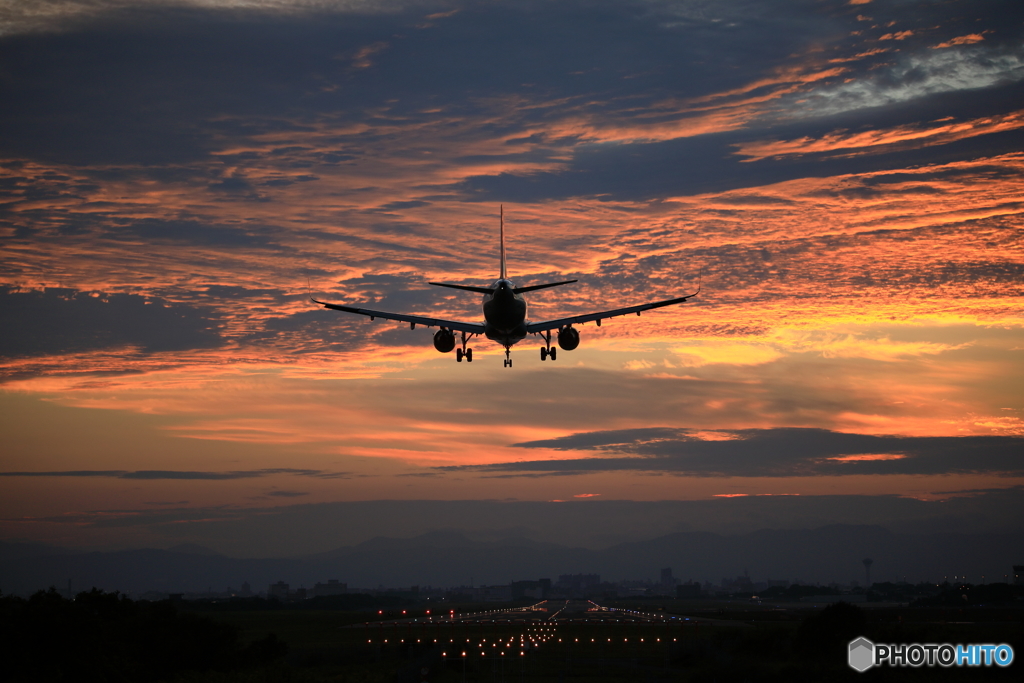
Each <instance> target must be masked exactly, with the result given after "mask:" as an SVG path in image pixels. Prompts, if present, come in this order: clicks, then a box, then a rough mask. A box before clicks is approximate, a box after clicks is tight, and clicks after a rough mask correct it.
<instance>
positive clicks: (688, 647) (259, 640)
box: [0, 591, 1024, 683]
mask: <svg viewBox="0 0 1024 683" xmlns="http://www.w3.org/2000/svg"><path fill="white" fill-rule="evenodd" d="M957 599H962V598H959V596H954V595H952V594H951V595H950V596H949V599H948V600H932V601H931V603H930V604H918V605H914V606H906V605H898V604H877V603H874V604H873V603H868V604H867V606H866V607H860V606H854V605H848V604H845V603H840V604H837V605H832V606H829V607H824V608H823V607H815V606H811V605H807V604H802V603H777V604H771V605H769V604H756V603H750V602H747V601H740V600H737V601H711V600H693V601H683V600H671V599H664V600H661V601H659V600H642V601H636V602H633V603H627V602H619V603H614V602H609V603H601V604H598V603H595V602H591V601H585V600H570V601H566V600H559V601H546V602H541V603H537V604H535V605H526V604H518V605H511V604H506V603H497V608H496V604H494V603H492V604H489V605H452V604H449V603H440V604H439V603H434V604H433V605H431V606H429V607H427V606H424V605H422V604H421V605H413V604H399V603H397V602H396V601H394V600H391V601H390V602H389V601H386V600H381V599H377V598H372V597H370V596H351V595H349V596H337V597H336V598H329V599H321V598H316V599H314V600H307V601H304V602H303V603H298V604H291V605H282V604H280V603H277V602H273V601H265V600H261V599H247V600H231V601H226V602H225V601H218V602H215V601H209V602H181V601H179V602H171V601H162V602H144V601H132V600H129V599H127V598H124V597H122V596H119V595H118V594H116V593H104V592H102V591H91V592H88V593H80V594H78V595H77V596H76V598H75V599H74V600H69V599H66V598H64V597H62V596H61V595H60V594H58V593H57V592H55V591H49V592H40V593H37V594H35V595H33V596H32V597H31V598H29V599H27V600H26V599H21V598H16V597H0V657H2V658H3V662H4V670H5V679H6V680H9V681H70V680H75V681H133V682H134V681H140V682H146V681H181V682H186V681H187V682H197V683H198V682H204V681H211V682H218V683H220V682H224V683H228V682H236V681H237V682H240V683H241V682H249V681H252V682H257V681H258V682H260V683H264V682H267V683H269V682H275V681H295V682H305V681H339V682H342V681H352V682H365V683H370V682H375V681H381V682H387V683H391V682H397V683H403V682H406V681H408V682H416V683H418V682H420V681H451V682H453V683H454V682H459V681H467V682H468V681H490V682H494V683H496V682H498V681H508V682H510V683H511V682H513V681H552V682H554V681H558V682H560V683H562V682H565V681H592V680H600V681H652V682H653V681H720V682H721V681H776V680H777V681H791V680H829V681H842V680H850V681H854V680H858V681H864V680H868V679H871V680H905V679H912V680H929V681H934V680H938V681H944V680H979V679H981V680H1005V681H1010V680H1020V678H1019V677H1020V670H1021V666H1022V665H1021V663H1020V662H1019V661H1014V663H1013V664H1012V665H1010V666H1008V667H996V666H991V667H983V666H982V667H950V668H941V667H927V666H922V667H919V668H909V667H908V668H889V667H879V668H873V669H870V670H869V671H867V672H865V673H857V672H856V671H854V670H852V669H851V668H849V667H848V666H847V661H846V647H847V643H849V641H850V640H852V639H853V638H855V637H858V636H865V637H867V638H869V639H871V640H873V641H874V642H877V643H913V642H918V643H953V644H956V643H962V644H971V643H1007V644H1009V645H1011V646H1012V647H1013V648H1014V651H1015V653H1016V656H1015V660H1016V659H1019V658H1020V656H1021V653H1022V652H1024V638H1022V635H1024V605H1022V603H1021V601H1020V599H1019V598H1016V599H1014V598H1012V597H1011V599H1009V600H1007V601H1003V602H1001V603H999V604H958V603H957V602H956V600H957ZM403 610H404V613H403ZM427 610H430V612H428V611H427Z"/></svg>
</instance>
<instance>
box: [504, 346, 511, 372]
mask: <svg viewBox="0 0 1024 683" xmlns="http://www.w3.org/2000/svg"><path fill="white" fill-rule="evenodd" d="M505 367H506V368H510V367H512V347H511V346H506V347H505Z"/></svg>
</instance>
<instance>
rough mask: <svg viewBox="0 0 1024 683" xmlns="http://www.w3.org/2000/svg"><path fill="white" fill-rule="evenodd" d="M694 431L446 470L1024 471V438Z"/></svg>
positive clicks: (558, 443)
mask: <svg viewBox="0 0 1024 683" xmlns="http://www.w3.org/2000/svg"><path fill="white" fill-rule="evenodd" d="M713 435H714V437H713V438H710V439H708V438H702V437H701V436H699V435H695V434H694V433H693V430H687V429H667V428H643V429H635V430H618V431H609V432H590V433H582V434H574V435H570V436H566V437H560V438H557V439H547V440H542V441H529V442H524V443H518V444H514V445H515V446H517V447H520V448H545V449H553V450H599V451H602V452H604V453H607V454H629V456H630V457H614V456H612V455H603V456H602V457H598V458H578V459H571V460H566V459H553V460H533V461H525V462H506V463H495V464H489V465H482V466H475V467H449V468H443V469H445V470H446V471H453V470H460V469H462V470H465V469H471V470H474V471H478V472H502V473H509V472H524V473H537V472H545V473H551V474H565V473H567V472H572V473H582V472H609V471H638V472H666V473H672V474H676V475H679V476H699V477H807V476H837V475H838V476H847V475H864V474H871V475H897V474H928V475H936V474H943V475H947V474H967V473H978V472H987V473H997V474H1001V475H1006V476H1021V475H1022V474H1024V438H1022V437H1010V436H968V437H963V436H960V437H957V436H951V437H906V436H872V435H866V434H844V433H840V432H832V431H828V430H823V429H763V430H762V429H750V430H715V431H714V432H713Z"/></svg>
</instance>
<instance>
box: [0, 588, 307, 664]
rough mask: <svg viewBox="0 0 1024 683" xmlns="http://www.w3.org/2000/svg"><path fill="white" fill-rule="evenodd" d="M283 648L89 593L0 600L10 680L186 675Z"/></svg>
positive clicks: (163, 609)
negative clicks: (243, 643)
mask: <svg viewBox="0 0 1024 683" xmlns="http://www.w3.org/2000/svg"><path fill="white" fill-rule="evenodd" d="M287 650H288V646H287V645H286V644H285V643H283V642H281V641H279V640H278V639H277V637H276V636H274V635H273V634H271V635H269V636H268V637H267V638H264V639H263V640H260V641H256V642H253V643H249V644H248V645H244V646H243V645H242V643H241V642H240V641H239V638H238V629H237V628H236V627H234V626H232V625H230V624H225V623H221V622H217V621H213V620H212V619H209V618H207V617H202V616H198V615H195V614H190V613H187V612H179V611H178V609H177V608H176V607H175V605H174V604H173V603H171V602H169V601H164V602H152V603H151V602H135V601H133V600H130V599H128V598H127V597H125V596H122V595H120V594H118V593H104V592H103V591H100V590H96V589H93V590H92V591H89V592H86V593H79V594H78V595H77V596H76V597H75V599H74V600H69V599H67V598H65V597H63V596H61V595H60V594H59V593H58V592H57V591H56V590H54V589H52V588H51V589H50V590H49V591H45V592H44V591H40V592H38V593H36V594H34V595H33V596H32V597H30V598H28V599H27V600H26V599H23V598H18V597H12V596H2V597H0V661H2V662H3V669H4V677H5V679H6V680H8V681H12V682H13V681H70V680H86V681H101V682H102V681H111V682H113V681H133V682H134V681H140V682H145V681H159V680H164V679H167V678H169V677H171V676H174V675H175V674H178V673H180V672H184V671H190V670H191V671H210V670H220V671H229V670H235V669H239V668H246V667H253V666H262V665H266V664H268V663H270V662H272V661H273V660H275V659H278V658H280V657H283V656H284V655H285V654H286V653H287Z"/></svg>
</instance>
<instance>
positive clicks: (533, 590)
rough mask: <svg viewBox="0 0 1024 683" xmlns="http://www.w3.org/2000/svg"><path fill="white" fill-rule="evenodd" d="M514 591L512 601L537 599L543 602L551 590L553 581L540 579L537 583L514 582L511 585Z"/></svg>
mask: <svg viewBox="0 0 1024 683" xmlns="http://www.w3.org/2000/svg"><path fill="white" fill-rule="evenodd" d="M509 588H511V590H512V599H513V600H521V599H523V598H535V599H537V600H543V599H544V598H546V597H547V596H548V593H549V592H550V590H551V579H538V580H536V581H513V582H512V583H511V584H509Z"/></svg>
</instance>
